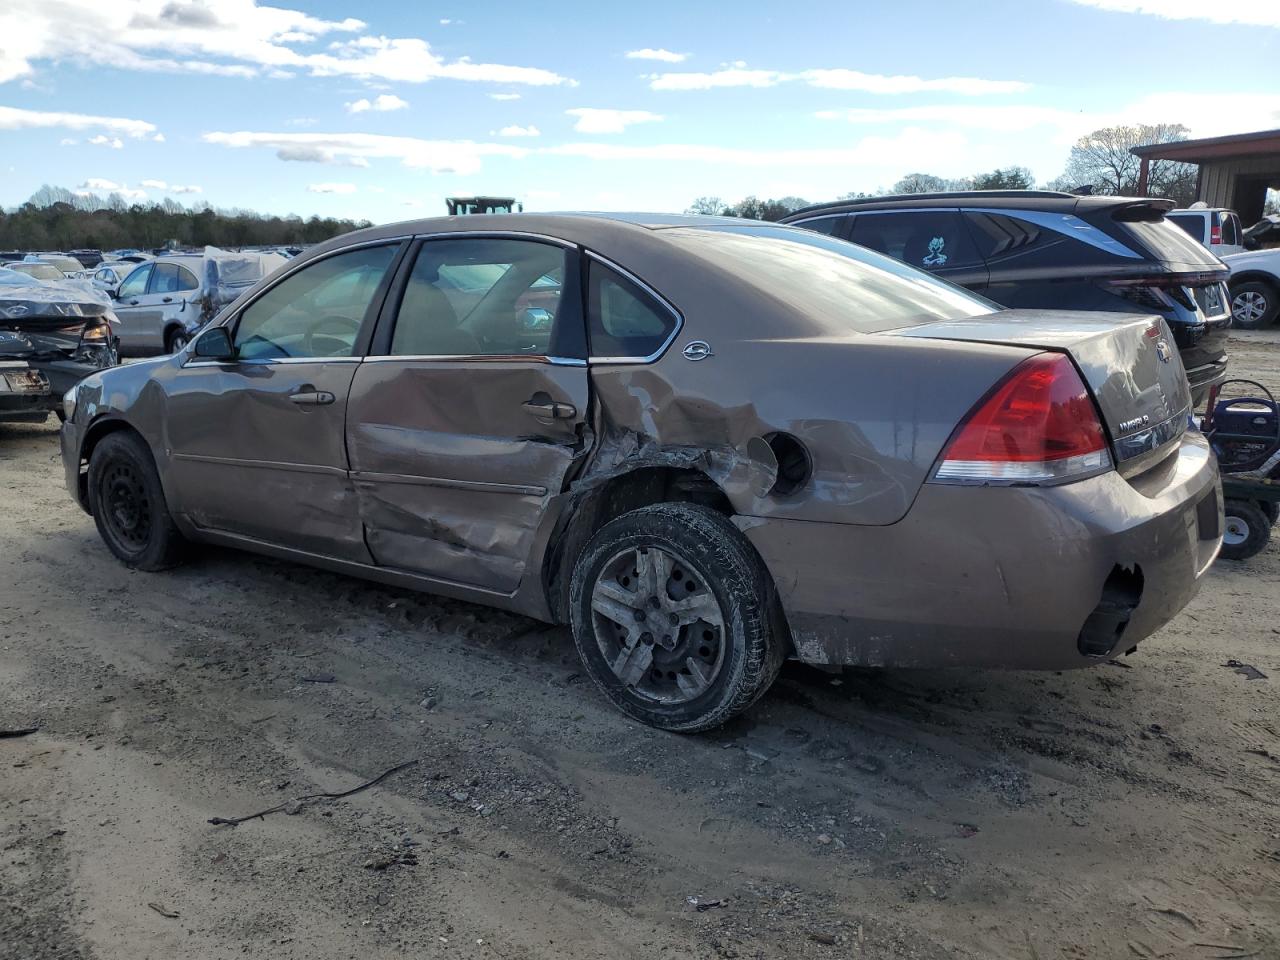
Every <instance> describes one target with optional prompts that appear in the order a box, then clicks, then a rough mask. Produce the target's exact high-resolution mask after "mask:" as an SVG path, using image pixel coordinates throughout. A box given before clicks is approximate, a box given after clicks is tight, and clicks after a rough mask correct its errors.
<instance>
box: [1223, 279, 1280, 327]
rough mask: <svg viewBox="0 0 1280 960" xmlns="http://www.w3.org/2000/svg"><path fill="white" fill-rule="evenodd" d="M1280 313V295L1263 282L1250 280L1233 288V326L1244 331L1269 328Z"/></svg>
mask: <svg viewBox="0 0 1280 960" xmlns="http://www.w3.org/2000/svg"><path fill="white" fill-rule="evenodd" d="M1277 313H1280V294H1277V292H1276V289H1275V287H1273V286H1271V285H1270V284H1268V283H1263V282H1262V281H1261V280H1250V281H1248V282H1246V283H1239V284H1236V285H1235V286H1233V287H1232V288H1231V325H1232V326H1233V327H1239V328H1241V329H1242V330H1257V329H1258V328H1260V327H1269V326H1271V324H1272V323H1274V322H1275V319H1276V314H1277Z"/></svg>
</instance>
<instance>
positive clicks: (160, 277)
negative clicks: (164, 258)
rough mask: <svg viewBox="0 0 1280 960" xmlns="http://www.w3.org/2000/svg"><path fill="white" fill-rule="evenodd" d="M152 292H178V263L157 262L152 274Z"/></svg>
mask: <svg viewBox="0 0 1280 960" xmlns="http://www.w3.org/2000/svg"><path fill="white" fill-rule="evenodd" d="M149 292H150V293H177V292H178V265H177V264H176V263H157V264H156V268H155V272H154V273H152V275H151V289H150V291H149Z"/></svg>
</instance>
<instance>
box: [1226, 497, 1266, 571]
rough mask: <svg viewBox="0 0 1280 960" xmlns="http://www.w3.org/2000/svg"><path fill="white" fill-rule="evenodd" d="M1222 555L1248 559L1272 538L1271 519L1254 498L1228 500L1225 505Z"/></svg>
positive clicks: (1232, 558)
mask: <svg viewBox="0 0 1280 960" xmlns="http://www.w3.org/2000/svg"><path fill="white" fill-rule="evenodd" d="M1223 514H1224V517H1223V529H1222V555H1223V556H1224V557H1226V558H1227V559H1228V560H1248V559H1249V558H1250V557H1252V556H1254V555H1255V554H1256V553H1258V551H1260V550H1261V549H1262V548H1263V547H1265V546H1266V545H1267V542H1268V541H1269V540H1270V539H1271V521H1270V520H1269V519H1268V517H1267V515H1266V514H1265V513H1263V512H1262V510H1261V509H1259V507H1258V504H1256V503H1255V502H1253V501H1252V500H1228V501H1227V502H1226V503H1225V504H1224V505H1223Z"/></svg>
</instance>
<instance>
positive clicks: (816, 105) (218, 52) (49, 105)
mask: <svg viewBox="0 0 1280 960" xmlns="http://www.w3.org/2000/svg"><path fill="white" fill-rule="evenodd" d="M277 2H278V3H279V5H278V6H268V5H266V4H265V3H257V2H255V0H110V2H104V0H3V3H0V148H2V149H0V170H3V171H4V175H3V176H0V205H3V206H5V207H12V206H14V205H16V204H19V203H21V202H22V201H24V200H26V199H27V198H28V197H29V196H30V195H31V194H32V193H34V192H35V191H36V190H37V189H38V188H39V187H40V186H41V185H42V184H46V183H47V184H51V185H54V186H63V187H67V188H69V189H73V190H80V191H92V192H96V193H99V194H105V193H108V192H110V191H111V190H113V189H114V190H117V191H119V192H121V193H122V194H123V195H124V196H125V197H127V198H129V199H137V200H144V199H145V200H162V199H164V198H166V197H171V198H173V199H175V200H178V201H179V202H183V203H192V202H197V203H204V202H208V203H211V204H213V205H214V206H216V207H220V208H229V207H235V208H242V209H251V210H257V211H261V212H265V213H277V214H288V213H294V214H299V215H302V216H310V215H312V214H319V215H321V216H341V217H350V218H354V219H368V220H372V221H373V222H375V223H383V222H390V221H395V220H404V219H411V218H416V217H422V216H431V215H436V214H441V215H442V214H444V213H445V204H444V198H445V197H446V196H458V195H472V194H490V195H493V194H496V195H505V196H514V197H517V198H519V199H520V200H521V201H523V203H524V205H525V209H527V210H651V211H679V210H683V209H685V208H686V207H687V206H688V205H689V203H690V202H692V201H693V200H694V199H695V198H697V197H700V196H708V195H713V196H719V197H721V198H723V199H724V200H726V201H729V202H736V201H737V200H739V199H741V198H743V197H744V196H747V195H756V196H759V197H762V198H763V197H781V196H789V195H790V196H800V197H804V198H806V199H808V200H810V201H815V202H816V201H820V200H827V199H832V198H834V197H836V196H839V195H840V194H844V193H848V192H851V191H875V190H877V189H882V188H885V187H888V186H890V185H891V184H893V182H894V181H896V180H897V179H898V178H899V177H901V176H902V175H904V174H906V173H909V172H925V173H932V174H936V175H938V176H942V177H948V178H952V177H961V176H966V175H970V174H974V173H978V172H981V171H986V170H991V169H993V168H995V167H999V166H1009V165H1013V164H1017V165H1022V166H1026V167H1029V168H1030V169H1031V170H1032V172H1033V173H1034V174H1035V176H1036V177H1037V179H1039V180H1041V181H1045V180H1050V179H1052V178H1053V177H1055V176H1057V175H1058V174H1060V173H1061V172H1062V169H1063V166H1064V163H1065V160H1066V157H1067V153H1068V151H1069V149H1070V146H1071V143H1072V142H1073V141H1074V140H1075V139H1076V138H1077V137H1079V136H1081V135H1082V134H1085V133H1088V132H1089V131H1090V130H1093V129H1096V128H1098V127H1101V126H1106V125H1109V124H1113V123H1160V122H1169V123H1184V124H1186V125H1187V126H1188V127H1190V128H1191V133H1192V136H1216V135H1220V134H1228V133H1242V132H1247V131H1253V130H1263V129H1274V128H1280V0H1017V2H1014V0H975V2H970V3H959V2H956V0H894V2H879V0H877V2H869V0H813V2H807V0H794V2H790V3H780V2H778V0H767V2H757V0H735V2H734V3H732V4H730V3H727V2H724V0H718V2H710V0H679V2H671V0H647V2H644V3H625V4H622V3H599V2H598V0H597V2H591V3H585V2H584V3H577V2H569V0H561V2H559V3H556V4H549V3H530V2H520V3H518V2H507V3H498V2H490V0H466V2H461V0H440V2H436V0H411V2H406V0H402V2H394V3H393V2H378V0H372V2H366V3H361V4H352V3H343V2H337V0H277Z"/></svg>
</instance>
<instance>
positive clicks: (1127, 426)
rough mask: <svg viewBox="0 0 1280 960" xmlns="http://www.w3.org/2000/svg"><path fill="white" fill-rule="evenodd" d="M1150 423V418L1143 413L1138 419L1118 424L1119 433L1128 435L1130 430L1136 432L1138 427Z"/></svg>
mask: <svg viewBox="0 0 1280 960" xmlns="http://www.w3.org/2000/svg"><path fill="white" fill-rule="evenodd" d="M1150 422H1151V418H1150V417H1149V416H1147V415H1146V414H1145V413H1144V414H1143V415H1142V416H1140V417H1134V418H1133V419H1132V420H1124V421H1122V422H1121V424H1120V432H1121V433H1128V432H1129V431H1130V430H1137V429H1138V428H1139V427H1145V426H1146V425H1147V424H1148V423H1150Z"/></svg>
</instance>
